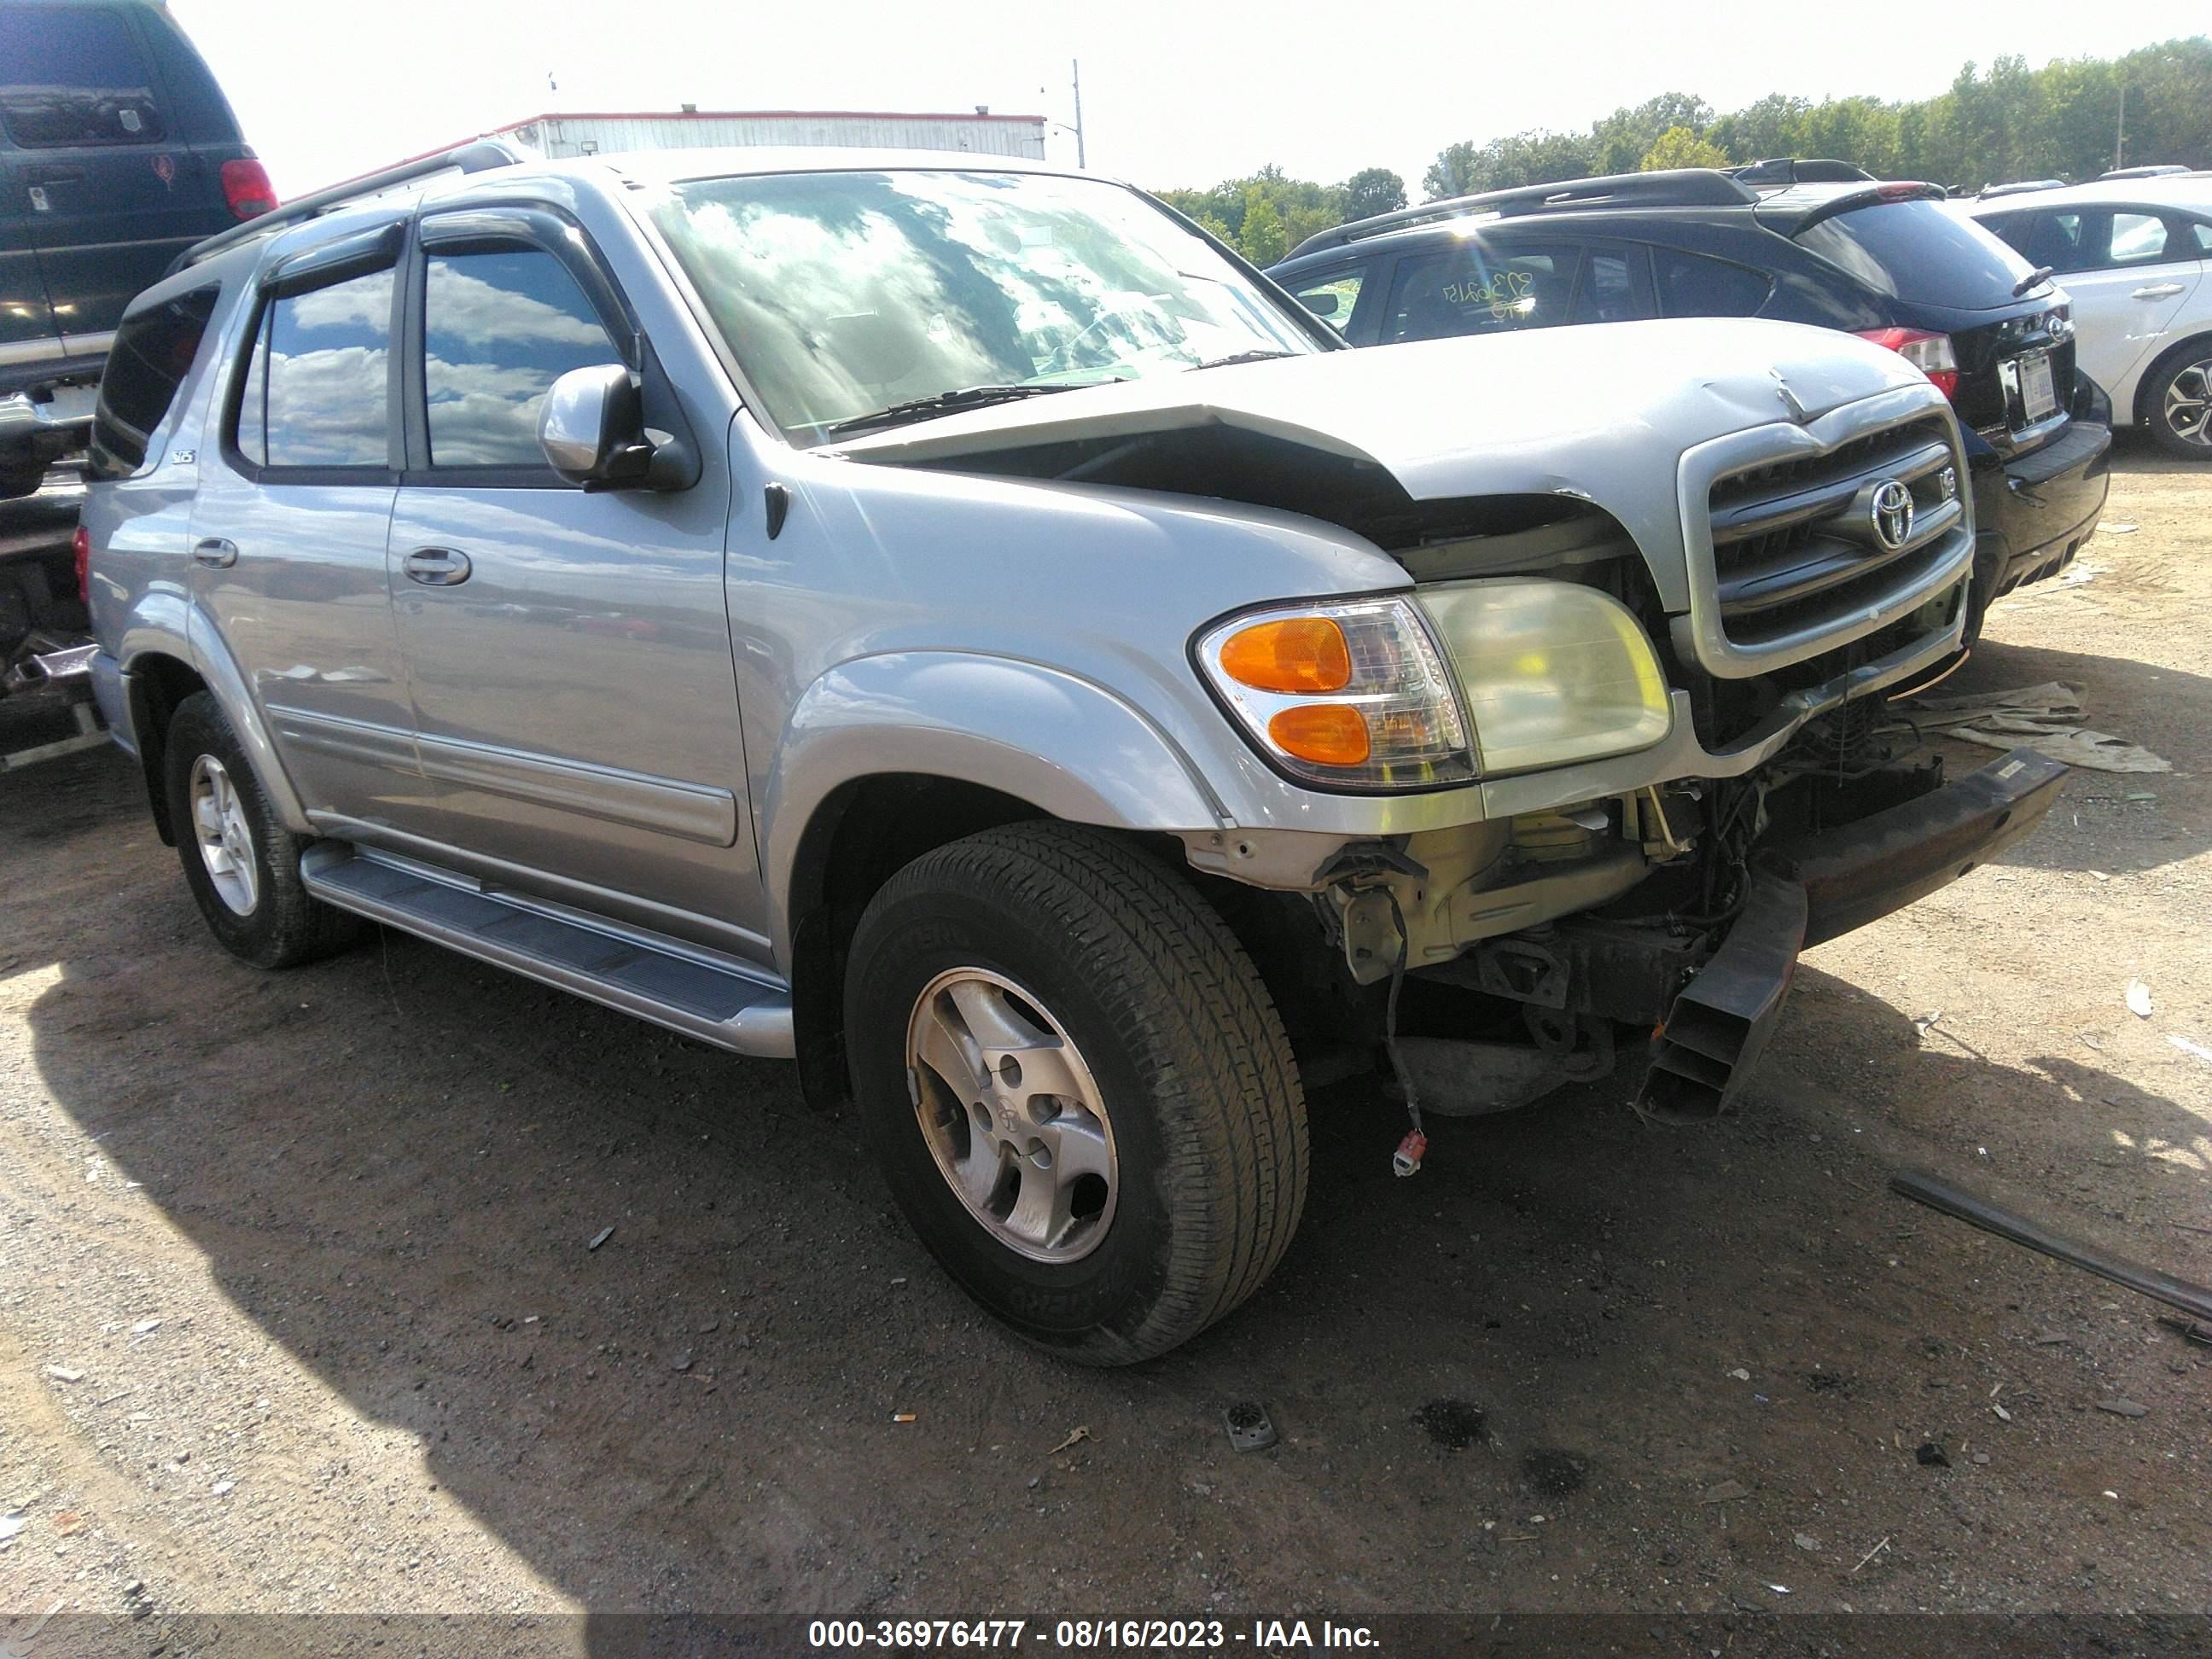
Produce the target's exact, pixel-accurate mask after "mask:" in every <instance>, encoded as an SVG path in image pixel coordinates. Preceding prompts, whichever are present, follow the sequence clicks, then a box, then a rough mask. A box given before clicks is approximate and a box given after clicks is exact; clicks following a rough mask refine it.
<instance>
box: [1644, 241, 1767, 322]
mask: <svg viewBox="0 0 2212 1659" xmlns="http://www.w3.org/2000/svg"><path fill="white" fill-rule="evenodd" d="M1651 270H1652V275H1653V276H1654V278H1655V279H1656V281H1657V283H1658V285H1659V309H1660V311H1661V313H1662V314H1663V315H1666V316H1668V317H1750V316H1755V315H1756V314H1757V313H1758V311H1759V307H1761V306H1763V305H1765V303H1766V296H1767V295H1770V294H1771V293H1772V292H1773V291H1774V282H1773V279H1772V278H1771V277H1770V276H1767V274H1766V273H1765V271H1763V270H1752V269H1751V268H1750V267H1749V266H1748V265H1739V264H1731V263H1729V261H1728V260H1726V259H1708V258H1705V256H1704V255H1703V254H1701V253H1685V252H1682V251H1681V249H1680V248H1672V247H1655V248H1653V249H1652V250H1651Z"/></svg>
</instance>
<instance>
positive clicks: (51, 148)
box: [0, 0, 276, 497]
mask: <svg viewBox="0 0 2212 1659" xmlns="http://www.w3.org/2000/svg"><path fill="white" fill-rule="evenodd" d="M275 205H276V195H275V192H274V191H272V190H271V189H270V184H269V175H268V173H266V172H265V171H264V169H263V167H262V165H261V163H260V162H259V161H257V160H255V159H254V155H253V152H252V149H249V148H248V147H247V146H246V143H244V141H243V140H242V139H240V137H239V131H238V121H237V118H236V117H234V115H233V114H232V113H231V111H230V106H229V104H228V102H227V101H226V100H225V99H224V97H223V95H222V88H219V87H218V86H216V82H215V77H214V76H211V75H210V74H209V73H208V68H207V65H206V64H204V63H203V62H202V61H201V59H200V56H199V54H198V53H197V52H195V51H194V50H193V49H192V45H191V41H190V40H186V39H185V34H184V32H183V31H182V30H181V29H179V27H177V25H176V23H175V21H173V19H172V18H171V17H170V15H169V14H168V11H167V9H166V8H164V7H162V6H161V5H158V4H154V3H149V0H0V497H14V496H20V495H28V494H29V493H30V492H32V491H33V490H34V489H38V487H39V484H40V479H41V478H42V477H43V476H44V474H45V472H46V469H47V468H48V466H49V465H52V463H53V462H54V461H55V460H57V459H60V458H61V457H63V456H64V455H65V454H67V453H70V451H72V450H74V449H76V448H80V447H82V441H83V437H84V434H85V431H86V430H87V428H88V425H89V422H90V420H91V416H92V405H93V398H94V386H96V384H97V382H98V380H99V379H100V370H101V368H102V366H103V365H104V364H105V363H106V360H107V349H108V347H109V345H110V344H111V343H112V342H113V340H114V337H115V325H116V323H117V321H118V319H120V318H121V317H122V315H123V307H125V306H126V305H128V304H129V303H130V302H131V299H132V298H133V297H134V296H135V295H137V294H138V292H139V291H140V290H141V289H145V288H148V287H149V286H151V285H152V284H153V283H156V282H159V281H160V280H161V276H162V274H163V273H164V272H165V271H166V270H167V269H168V268H169V264H170V262H171V261H172V260H173V259H174V258H176V257H177V255H178V254H179V253H180V252H183V251H184V250H185V248H187V247H190V246H191V245H192V244H193V243H194V242H197V241H198V240H201V239H202V238H204V237H206V236H209V235H211V234H214V233H215V232H216V231H219V230H222V229H223V228H226V227H228V226H230V225H234V224H236V223H237V222H239V221H240V220H241V219H247V218H251V217H252V216H254V215H255V214H257V213H261V212H265V211H266V210H268V209H270V208H271V207H273V206H275Z"/></svg>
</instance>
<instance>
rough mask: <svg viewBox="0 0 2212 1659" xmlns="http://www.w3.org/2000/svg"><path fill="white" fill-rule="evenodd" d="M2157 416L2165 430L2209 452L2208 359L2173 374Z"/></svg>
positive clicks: (2211, 369) (2211, 376) (2211, 378)
mask: <svg viewBox="0 0 2212 1659" xmlns="http://www.w3.org/2000/svg"><path fill="white" fill-rule="evenodd" d="M2161 413H2162V414H2163V415H2164V416H2165V420H2166V430H2167V431H2169V432H2171V433H2172V434H2173V435H2174V436H2175V437H2177V438H2179V439H2180V440H2181V441H2182V442H2184V443H2186V444H2194V445H2197V447H2200V448H2203V449H2212V357H2208V358H2206V359H2205V360H2204V361H2203V362H2195V363H2190V364H2187V365H2185V367H2183V368H2179V369H2177V370H2176V371H2175V372H2174V375H2173V378H2172V380H2168V381H2167V382H2166V406H2165V408H2164V410H2162V411H2161Z"/></svg>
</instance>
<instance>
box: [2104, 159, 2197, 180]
mask: <svg viewBox="0 0 2212 1659" xmlns="http://www.w3.org/2000/svg"><path fill="white" fill-rule="evenodd" d="M2188 171H2189V169H2188V168H2187V167H2184V166H2182V165H2181V163H2180V162H2179V161H2160V162H2158V163H2156V164H2155V165H2154V166H2151V167H2114V168H2113V169H2112V171H2111V172H2110V173H2099V174H2098V175H2097V182H2098V183H2099V184H2100V185H2101V184H2103V183H2104V182H2105V181H2106V179H2164V178H2166V177H2168V176H2169V175H2171V174H2173V173H2186V172H2188Z"/></svg>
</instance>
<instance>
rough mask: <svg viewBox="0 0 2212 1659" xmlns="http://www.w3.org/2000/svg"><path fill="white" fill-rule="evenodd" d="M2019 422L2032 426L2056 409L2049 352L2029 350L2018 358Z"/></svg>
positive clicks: (2055, 395) (2056, 399)
mask: <svg viewBox="0 0 2212 1659" xmlns="http://www.w3.org/2000/svg"><path fill="white" fill-rule="evenodd" d="M2020 402H2021V414H2022V416H2023V419H2022V422H2021V424H2022V425H2024V426H2033V425H2034V424H2035V423H2036V422H2038V421H2040V420H2044V419H2046V418H2048V417H2049V416H2051V415H2054V414H2056V413H2057V410H2058V394H2057V392H2055V391H2053V390H2052V389H2051V354H2050V353H2049V352H2047V351H2031V352H2029V353H2028V354H2027V356H2024V357H2022V358H2021V360H2020Z"/></svg>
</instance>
